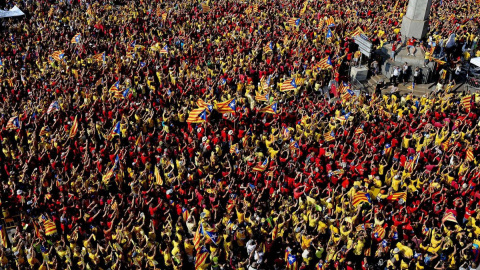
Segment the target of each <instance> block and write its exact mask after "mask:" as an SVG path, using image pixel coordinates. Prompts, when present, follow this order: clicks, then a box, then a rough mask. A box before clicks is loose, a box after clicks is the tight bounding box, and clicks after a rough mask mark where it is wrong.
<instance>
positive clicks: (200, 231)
mask: <svg viewBox="0 0 480 270" xmlns="http://www.w3.org/2000/svg"><path fill="white" fill-rule="evenodd" d="M202 235H203V224H202V223H200V224H198V227H197V230H196V231H195V235H194V237H193V245H194V246H195V249H196V250H199V249H200V242H201V240H202Z"/></svg>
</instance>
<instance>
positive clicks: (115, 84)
mask: <svg viewBox="0 0 480 270" xmlns="http://www.w3.org/2000/svg"><path fill="white" fill-rule="evenodd" d="M118 88H120V81H117V82H116V83H114V84H113V85H112V87H110V90H108V91H109V92H113V93H115V92H118V91H119V90H120V89H118Z"/></svg>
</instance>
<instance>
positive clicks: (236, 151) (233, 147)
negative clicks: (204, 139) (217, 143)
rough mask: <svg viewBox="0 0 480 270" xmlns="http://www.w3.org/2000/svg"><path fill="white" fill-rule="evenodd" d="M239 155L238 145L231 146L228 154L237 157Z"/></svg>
mask: <svg viewBox="0 0 480 270" xmlns="http://www.w3.org/2000/svg"><path fill="white" fill-rule="evenodd" d="M239 153H240V150H238V144H236V143H235V144H232V145H231V146H230V154H234V155H238V154H239Z"/></svg>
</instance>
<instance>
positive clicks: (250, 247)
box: [246, 239, 257, 255]
mask: <svg viewBox="0 0 480 270" xmlns="http://www.w3.org/2000/svg"><path fill="white" fill-rule="evenodd" d="M246 246H247V253H248V255H250V254H251V253H252V252H253V251H254V250H255V247H257V244H254V242H253V240H252V239H250V240H248V242H247V245H246Z"/></svg>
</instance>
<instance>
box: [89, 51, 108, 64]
mask: <svg viewBox="0 0 480 270" xmlns="http://www.w3.org/2000/svg"><path fill="white" fill-rule="evenodd" d="M92 58H93V60H95V61H98V62H105V52H103V53H99V54H95V55H94V56H93V57H92Z"/></svg>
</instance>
